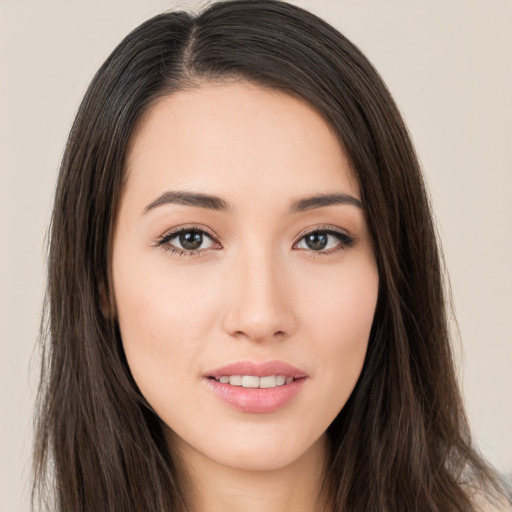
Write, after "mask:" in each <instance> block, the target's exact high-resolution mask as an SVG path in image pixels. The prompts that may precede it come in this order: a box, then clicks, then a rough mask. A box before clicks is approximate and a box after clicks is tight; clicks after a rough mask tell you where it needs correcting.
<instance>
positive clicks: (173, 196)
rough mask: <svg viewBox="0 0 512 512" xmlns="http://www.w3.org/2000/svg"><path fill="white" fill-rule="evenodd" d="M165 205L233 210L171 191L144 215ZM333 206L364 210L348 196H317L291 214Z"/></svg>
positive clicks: (204, 197)
mask: <svg viewBox="0 0 512 512" xmlns="http://www.w3.org/2000/svg"><path fill="white" fill-rule="evenodd" d="M165 204H182V205H186V206H195V207H199V208H206V209H208V210H216V211H222V212H229V211H232V210H233V208H232V207H231V206H230V204H229V203H228V202H226V201H225V200H224V199H221V198H220V197H217V196H213V195H210V194H202V193H199V192H186V191H169V192H164V193H163V194H162V195H161V196H160V197H158V198H157V199H155V200H154V201H153V202H152V203H150V204H148V206H146V208H144V213H147V212H149V211H150V210H153V209H154V208H156V207H157V206H162V205H165ZM332 205H350V206H356V207H357V208H361V209H362V208H363V203H362V202H361V201H360V200H359V199H357V198H356V197H354V196H351V195H348V194H342V193H336V194H316V195H314V196H311V197H305V198H303V199H300V200H298V201H295V202H294V203H292V205H291V207H290V210H289V213H290V214H293V213H300V212H305V211H308V210H313V209H316V208H324V207H326V206H332Z"/></svg>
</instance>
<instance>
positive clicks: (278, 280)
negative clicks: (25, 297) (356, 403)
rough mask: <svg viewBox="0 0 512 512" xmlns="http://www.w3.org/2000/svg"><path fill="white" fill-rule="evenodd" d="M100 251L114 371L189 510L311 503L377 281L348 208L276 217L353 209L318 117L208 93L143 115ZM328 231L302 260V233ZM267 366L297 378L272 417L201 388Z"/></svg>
mask: <svg viewBox="0 0 512 512" xmlns="http://www.w3.org/2000/svg"><path fill="white" fill-rule="evenodd" d="M126 172H127V182H126V186H125V189H124V193H123V196H122V199H121V204H120V209H119V212H118V220H117V225H116V230H115V236H114V246H113V262H112V266H113V284H114V295H115V301H116V308H117V315H118V320H119V325H120V329H121V335H122V339H123V346H124V350H125V352H126V357H127V360H128V364H129V366H130V369H131V371H132V374H133V377H134V379H135V381H136V382H137V384H138V386H139V388H140V390H141V392H142V394H143V395H144V397H145V398H146V399H147V401H148V402H149V404H150V405H151V406H152V407H153V409H154V410H155V412H156V414H157V415H158V416H159V418H160V419H161V421H162V424H163V426H164V430H165V433H166V438H167V439H168V443H169V446H170V447H171V449H172V450H173V453H177V454H179V457H180V459H181V462H182V464H183V467H184V469H185V474H186V475H188V478H187V479H186V482H185V483H184V485H186V486H188V487H189V489H190V491H191V492H190V495H191V497H192V498H191V500H192V506H193V510H201V511H207V512H214V511H217V510H218V511H220V510H222V511H223V512H226V511H230V510H233V511H235V510H237V511H239V510H244V511H249V512H250V511H253V510H254V511H255V510H258V511H261V510H265V511H267V512H272V511H274V510H275V511H277V510H279V511H282V510H295V511H308V512H311V510H315V509H319V508H321V506H317V505H315V502H316V498H317V495H318V493H319V487H320V483H321V478H322V471H323V464H324V462H325V458H326V454H327V450H328V445H327V437H326V434H325V432H326V429H327V427H328V426H329V424H330V423H331V422H332V420H333V419H334V418H335V417H336V415H337V414H338V413H339V411H340V410H341V409H342V408H343V406H344V404H345V403H346V401H347V399H348V397H349V395H350V393H351V392H352V390H353V388H354V386H355V384H356V382H357V379H358V377H359V375H360V372H361V368H362V365H363V361H364V357H365V354H366V349H367V344H368V337H369V333H370V329H371V325H372V320H373V315H374V312H375V306H376V302H377V292H378V272H377V267H376V263H375V257H374V252H373V248H372V243H371V239H370V235H369V232H368V226H367V223H366V219H365V214H364V209H363V208H360V207H358V206H355V205H353V204H332V205H329V206H323V207H318V208H313V209H309V210H306V211H301V212H295V213H290V211H289V210H290V205H291V204H292V203H293V202H295V201H297V200H300V199H302V198H305V197H310V196H312V195H316V194H330V193H343V194H347V195H350V196H352V197H354V198H356V199H359V200H360V198H361V196H360V190H359V185H358V181H357V179H356V177H355V174H354V172H353V171H352V169H351V167H350V164H349V162H348V160H347V157H346V155H345V153H344V151H343V149H342V147H341V145H340V143H339V141H338V140H337V138H336V136H335V135H334V134H333V132H332V130H331V129H330V128H329V126H328V125H327V123H326V122H325V121H324V120H323V118H322V117H321V116H320V115H319V114H318V113H317V112H316V111H315V110H314V109H313V108H312V107H310V106H309V105H308V104H306V103H305V102H303V101H301V100H299V99H296V98H294V97H292V96H289V95H287V94H284V93H281V92H278V91H275V90H268V89H263V88H260V87H258V86H256V85H254V84H250V83H247V82H236V83H213V84H204V85H202V86H200V87H197V88H194V89H189V90H187V91H181V92H178V93H174V94H173V95H171V96H167V97H164V98H162V99H160V100H159V101H158V102H157V103H156V104H154V105H153V106H152V107H151V108H150V110H148V112H146V114H145V116H144V117H143V119H142V120H141V122H140V123H139V125H138V128H137V130H136V131H135V133H134V134H133V136H132V141H131V145H130V148H129V153H128V159H127V170H126ZM168 191H188V192H199V193H203V194H211V195H215V196H218V197H220V198H222V199H223V200H224V201H225V202H227V203H228V204H229V205H230V207H229V210H228V211H216V210H212V209H208V208H203V207H199V206H190V205H183V204H174V203H165V204H160V205H157V206H154V207H152V208H150V209H149V210H147V211H146V209H147V207H148V205H151V204H152V203H154V202H155V201H156V200H157V199H158V198H159V197H161V195H162V194H164V193H165V192H168ZM190 225H192V226H193V227H195V228H196V229H203V230H206V231H207V232H209V233H211V234H212V235H213V237H212V239H213V242H211V241H210V239H209V238H207V237H203V245H202V246H201V247H200V249H199V250H198V251H195V252H194V251H193V252H192V253H190V252H189V253H187V254H184V255H179V254H176V253H173V252H172V251H171V250H166V249H172V247H171V246H172V245H173V244H174V246H175V247H179V241H178V239H177V238H174V239H173V240H171V241H169V240H168V241H167V244H166V245H158V244H159V241H161V240H162V237H163V236H165V235H166V234H167V233H169V231H170V230H172V229H173V228H176V227H177V226H190ZM326 227H328V228H330V229H338V230H341V231H342V232H343V233H344V234H345V238H346V236H349V237H351V238H352V239H353V243H352V244H348V243H343V242H340V239H339V238H337V237H336V236H334V235H329V238H328V240H329V241H328V246H327V248H326V249H321V250H312V249H311V248H310V247H309V246H307V244H306V243H305V239H304V235H305V234H306V233H308V232H311V231H315V230H316V231H319V230H321V229H323V230H324V232H325V229H326ZM275 359H278V360H281V361H285V362H287V363H289V364H292V365H294V366H295V367H297V368H299V369H301V370H302V371H304V372H306V373H307V375H308V378H307V379H306V381H305V383H304V385H303V387H302V389H301V391H300V392H299V394H298V395H297V396H295V397H294V398H293V399H292V400H291V401H290V402H289V403H288V404H287V405H286V406H285V407H283V408H282V409H280V410H278V411H276V412H272V413H265V414H256V413H246V412H242V411H238V410H235V409H233V408H232V407H230V406H229V405H227V404H226V403H225V402H224V401H222V400H220V399H219V398H218V397H217V396H215V395H214V394H213V393H212V392H211V391H210V389H209V388H208V386H207V385H205V379H204V374H205V373H206V372H208V371H211V370H213V369H215V368H218V367H221V366H224V365H226V364H230V363H233V362H237V361H246V360H249V361H256V362H264V361H269V360H275Z"/></svg>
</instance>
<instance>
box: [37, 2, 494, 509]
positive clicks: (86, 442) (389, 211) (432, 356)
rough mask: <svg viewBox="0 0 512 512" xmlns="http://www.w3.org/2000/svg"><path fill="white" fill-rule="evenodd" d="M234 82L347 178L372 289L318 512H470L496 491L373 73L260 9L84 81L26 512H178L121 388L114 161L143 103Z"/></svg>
mask: <svg viewBox="0 0 512 512" xmlns="http://www.w3.org/2000/svg"><path fill="white" fill-rule="evenodd" d="M233 78H234V79H242V80H246V81H251V82H256V83H258V84H260V85H263V86H265V87H269V88H276V89H279V90H281V91H285V92H287V93H290V94H293V95H295V96H298V97H300V98H302V99H303V100H305V101H306V102H308V103H309V104H311V105H312V106H314V107H315V108H316V109H317V110H318V111H319V112H320V113H321V114H322V115H323V116H324V118H325V120H326V121H327V122H328V123H329V124H330V125H331V126H332V128H333V129H334V130H335V132H336V134H337V135H338V137H339V140H340V143H341V144H342V145H343V147H344V149H345V151H346V152H347V155H348V157H349V159H350V161H351V163H352V166H353V168H354V170H355V172H356V174H357V176H358V179H359V183H360V188H361V192H362V200H363V203H364V206H365V211H366V215H367V219H368V224H369V228H370V231H371V235H372V238H373V244H374V248H375V254H376V259H377V264H378V269H379V276H380V290H379V299H378V305H377V310H376V313H375V319H374V323H373V327H372V332H371V335H370V341H369V347H368V352H367V356H366V360H365V364H364V368H363V371H362V373H361V376H360V378H359V381H358V383H357V385H356V388H355V390H354V391H353V393H352V395H351V397H350V399H349V401H348V402H347V404H346V405H345V407H344V408H343V410H342V411H341V412H340V413H339V415H338V417H337V418H336V419H335V420H334V422H333V423H332V424H331V425H330V427H329V429H328V434H329V438H330V441H331V443H330V444H331V454H330V459H329V461H328V464H329V466H328V468H329V469H328V471H327V475H328V479H327V480H326V482H325V485H326V488H327V490H328V494H329V497H330V499H331V502H332V509H333V510H334V511H340V512H341V511H346V512H349V511H350V512H355V511H362V510H364V511H382V512H392V511H393V512H396V511H409V510H415V511H419V510H421V511H443V512H448V511H473V510H474V504H473V501H472V497H471V489H472V488H474V487H476V488H478V489H479V490H480V491H484V492H487V493H491V494H492V493H493V492H494V493H499V492H503V490H502V488H501V487H500V484H499V482H498V479H497V477H496V475H495V474H494V472H493V471H492V469H491V468H490V467H489V466H488V465H487V464H486V463H485V462H484V461H483V460H482V458H481V457H480V456H479V455H478V453H477V452H476V451H475V449H474V448H473V447H472V444H471V440H470V435H469V430H468V425H467V421H466V418H465V416H464V412H463V407H462V401H461V397H460V394H459V390H458V387H457V382H456V377H455V373H454V364H453V359H452V353H451V349H450V342H449V334H448V328H447V317H446V301H445V294H444V288H443V281H442V268H441V265H440V256H439V249H438V243H437V238H436V233H435V230H434V227H433V223H432V216H431V212H430V207H429V202H428V197H427V194H426V191H425V187H424V183H423V179H422V175H421V172H420V168H419V165H418V161H417V158H416V156H415V152H414V149H413V147H412V144H411V142H410V138H409V136H408V133H407V130H406V128H405V126H404V124H403V121H402V119H401V117H400V115H399V112H398V110H397V108H396V106H395V104H394V102H393V100H392V98H391V96H390V94H389V92H388V90H387V88H386V86H385V85H384V83H383V82H382V80H381V78H380V76H379V74H378V73H377V72H376V70H375V69H374V68H373V67H372V65H371V64H370V63H369V62H368V60H367V59H366V58H365V57H364V55H363V54H362V53H361V52H360V51H359V50H358V48H357V47H355V46H354V45H353V44H352V43H351V42H349V41H348V40H347V39H346V38H345V37H344V36H343V35H342V34H340V33H339V32H337V31H336V30H335V29H334V28H332V27H331V26H330V25H328V24H327V23H326V22H324V21H322V20H321V19H319V18H317V17H316V16H314V15H312V14H310V13H308V12H307V11H305V10H303V9H301V8H299V7H295V6H293V5H289V4H286V3H282V2H279V1H275V0H249V1H247V0H234V1H228V2H219V3H214V4H212V5H211V6H210V7H208V8H207V9H206V10H204V11H203V12H202V13H200V14H198V15H196V16H194V15H191V14H188V13H185V12H171V13H166V14H162V15H159V16H156V17H154V18H152V19H150V20H149V21H147V22H145V23H144V24H142V25H141V26H140V27H138V28H136V29H135V30H134V31H133V32H132V33H130V34H129V35H128V36H127V37H126V38H125V39H124V40H123V41H122V42H121V44H120V45H119V46H118V47H117V48H116V49H115V50H114V52H113V53H112V54H111V55H110V57H109V58H108V59H107V61H106V62H105V63H104V64H103V66H102V67H101V68H100V70H99V71H98V73H97V74H96V76H95V77H94V79H93V81H92V83H91V85H90V87H89V89H88V91H87V93H86V95H85V98H84V100H83V102H82V104H81V106H80V109H79V111H78V114H77V117H76V120H75V122H74V125H73V127H72V130H71V133H70V136H69V140H68V144H67V147H66V151H65V154H64V158H63V162H62V166H61V169H60V175H59V180H58V185H57V191H56V198H55V206H54V211H53V218H52V224H51V235H50V251H49V276H48V290H47V301H46V308H45V316H44V318H45V321H44V325H43V328H42V330H41V340H42V349H43V367H42V374H41V384H40V392H39V401H38V411H37V414H36V433H37V436H36V445H35V458H34V461H35V465H34V467H35V484H34V492H33V498H34V503H36V502H39V503H42V504H43V503H46V504H47V505H48V506H49V507H50V509H51V510H55V511H61V512H63V511H74V512H79V511H93V510H94V511H122V512H128V511H148V510H151V511H154V512H158V511H160V512H164V511H165V512H170V511H185V510H187V497H186V496H185V495H184V493H183V490H182V488H181V486H180V469H179V467H178V465H177V462H176V461H175V459H174V457H173V454H172V453H171V452H170V450H169V448H168V447H167V446H166V444H165V442H164V439H163V436H162V431H161V429H160V426H159V421H158V418H157V417H156V416H155V414H154V413H153V412H152V410H151V408H150V407H149V405H148V404H147V403H146V401H145V400H144V398H143V397H142V395H141V394H140V392H139V391H138V389H137V386H136V384H135V382H134V381H133V379H132V377H131V374H130V371H129V368H128V365H127V363H126V360H125V357H124V353H123V349H122V344H121V338H120V334H119V329H118V325H117V321H116V316H115V311H114V309H113V297H112V293H111V289H112V288H111V283H110V279H111V278H110V276H111V272H110V253H111V243H112V233H113V229H114V225H115V220H116V212H117V207H118V202H119V197H120V193H121V190H122V187H123V179H124V158H125V155H126V151H127V146H128V144H129V140H130V136H131V134H132V133H133V130H134V127H135V125H136V123H137V121H138V120H139V119H140V117H141V115H142V114H143V113H144V112H145V111H146V110H147V108H148V107H149V106H150V105H151V104H152V103H153V102H154V101H155V100H156V99H157V98H159V97H161V96H163V95H166V94H172V92H174V91H177V90H182V89H184V88H188V87H196V86H198V85H200V84H201V83H205V82H208V81H211V80H216V81H218V80H223V79H233Z"/></svg>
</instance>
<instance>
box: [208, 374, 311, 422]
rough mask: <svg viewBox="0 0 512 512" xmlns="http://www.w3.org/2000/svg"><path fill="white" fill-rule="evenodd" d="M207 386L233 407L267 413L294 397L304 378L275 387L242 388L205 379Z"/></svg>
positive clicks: (239, 409) (244, 410)
mask: <svg viewBox="0 0 512 512" xmlns="http://www.w3.org/2000/svg"><path fill="white" fill-rule="evenodd" d="M206 381H207V385H208V387H209V388H210V389H211V390H212V391H213V392H214V393H215V394H216V395H217V396H218V397H219V398H220V399H221V400H223V401H224V402H226V403H227V404H228V405H229V406H231V407H233V408H234V409H236V410H238V411H242V412H247V413H259V414H261V413H269V412H276V411H278V410H279V409H282V408H283V407H284V406H285V405H287V404H288V403H289V402H291V401H292V400H293V398H295V396H296V395H297V394H298V393H299V391H300V390H301V389H302V386H303V385H304V382H305V381H306V378H305V377H304V378H301V379H295V380H294V381H293V382H290V384H283V385H282V386H276V387H275V388H244V387H242V386H231V385H230V384H223V383H221V382H219V381H217V380H215V379H206Z"/></svg>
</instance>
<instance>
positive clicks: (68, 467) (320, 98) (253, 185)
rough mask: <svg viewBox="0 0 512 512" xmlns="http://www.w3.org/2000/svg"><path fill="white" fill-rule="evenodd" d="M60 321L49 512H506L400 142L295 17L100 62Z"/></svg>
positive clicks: (51, 390)
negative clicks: (476, 435) (469, 416)
mask: <svg viewBox="0 0 512 512" xmlns="http://www.w3.org/2000/svg"><path fill="white" fill-rule="evenodd" d="M48 307H49V314H48V333H49V336H48V345H47V348H46V352H45V358H44V361H45V366H44V371H43V378H42V383H43V384H42V387H41V401H40V412H39V421H38V439H37V447H36V480H37V483H38V487H37V488H38V489H39V491H40V495H41V497H43V498H44V493H45V490H46V489H47V487H45V485H46V482H47V481H48V480H47V477H48V476H49V475H48V473H47V467H48V465H49V464H51V465H52V467H53V470H54V472H55V484H56V485H55V489H56V493H55V499H56V502H55V504H54V505H53V507H54V508H53V510H84V511H85V510H119V511H127V510H155V511H170V510H190V511H196V510H204V511H215V510H220V509H221V508H222V510H261V509H265V510H270V511H272V510H277V509H278V508H279V509H280V510H282V509H290V510H292V509H293V510H308V511H310V510H321V511H342V510H343V511H359V510H365V511H367V510H368V511H370V510H371V511H373V510H375V511H396V510H400V511H402V510H426V511H434V510H436V511H441V510H442V511H450V510H454V511H455V510H468V511H469V510H479V509H480V508H481V507H482V506H491V505H492V504H493V503H495V504H497V503H498V502H499V501H500V500H499V496H500V494H501V493H503V492H504V490H503V489H502V487H501V485H500V483H499V481H498V479H497V477H496V475H495V474H494V473H493V471H492V469H491V468H489V467H488V466H487V464H486V463H485V462H484V461H483V460H482V459H481V458H480V456H479V455H478V454H477V453H476V452H475V450H474V449H473V447H472V446H471V442H470V437H469V433H468V429H467V423H466V420H465V417H464V413H463V410H462V405H461V399H460V396H459V392H458V389H457V384H456V379H455V375H454V369H453V362H452V358H451V352H450V346H449V340H448V331H447V320H446V315H445V301H444V296H443V288H442V279H441V269H440V263H439V255H438V248H437V243H436V237H435V232H434V229H433V226H432V220H431V214H430V210H429V205H428V201H427V197H426V193H425V189H424V185H423V182H422V177H421V174H420V171H419V166H418V163H417V160H416V157H415V154H414V150H413V148H412V145H411V143H410V141H409V137H408V135H407V131H406V129H405V127H404V125H403V122H402V120H401V118H400V116H399V114H398V111H397V109H396V107H395V105H394V103H393V101H392V99H391V97H390V95H389V93H388V91H387V89H386V87H385V85H384V84H383V83H382V81H381V79H380V77H379V76H378V74H377V73H376V71H375V70H374V69H373V67H372V66H371V65H370V64H369V62H368V61H367V60H366V58H365V57H364V56H363V55H362V54H361V53H360V52H359V50H358V49H357V48H355V47H354V46H353V45H352V44H351V43H350V42H349V41H347V40H346V39H345V38H344V37H343V36H342V35H341V34H339V33H338V32H337V31H335V30H334V29H333V28H332V27H330V26H329V25H327V24H326V23H325V22H323V21H321V20H319V19H318V18H316V17H315V16H313V15H311V14H309V13H307V12H305V11H303V10H301V9H299V8H297V7H293V6H291V5H288V4H285V3H281V2H276V1H267V0H265V1H263V0H258V1H232V2H225V3H217V4H213V5H212V6H211V7H209V8H208V9H206V10H205V11H204V12H203V13H201V14H200V15H198V16H197V17H193V16H190V15H188V14H185V13H182V12H175V13H169V14H163V15H161V16H157V17H155V18H153V19H152V20H149V21H148V22H146V23H145V24H143V25H141V26H140V27H139V28H137V29H135V30H134V31H133V32H132V33H131V34H130V35H128V36H127V38H126V39H125V40H124V41H123V42H122V43H121V44H120V45H119V46H118V48H117V49H116V50H115V51H114V52H113V54H112V55H111V56H110V57H109V59H107V61H106V62H105V64H104V65H103V66H102V68H101V69H100V70H99V72H98V73H97V75H96V77H95V78H94V80H93V82H92V84H91V86H90V88H89V90H88V92H87V94H86V96H85V98H84V101H83V103H82V106H81V108H80V110H79V112H78V115H77V118H76V121H75V124H74V126H73V129H72V132H71V135H70V139H69V142H68V146H67V148H66V153H65V155H64V160H63V164H62V168H61V174H60V177H59V183H58V188H57V194H56V200H55V208H54V214H53V221H52V232H51V248H50V268H49V290H48ZM501 503H503V502H502V501H501ZM484 504H485V505H484Z"/></svg>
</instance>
